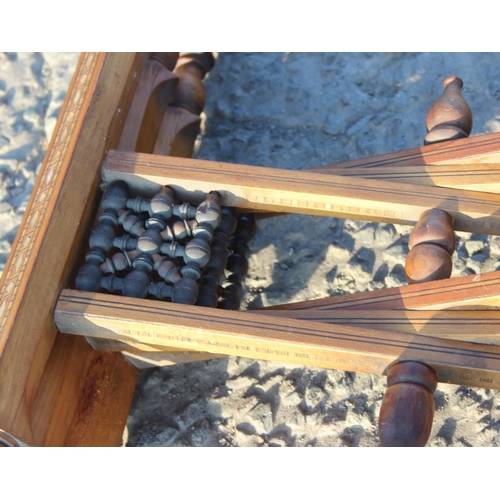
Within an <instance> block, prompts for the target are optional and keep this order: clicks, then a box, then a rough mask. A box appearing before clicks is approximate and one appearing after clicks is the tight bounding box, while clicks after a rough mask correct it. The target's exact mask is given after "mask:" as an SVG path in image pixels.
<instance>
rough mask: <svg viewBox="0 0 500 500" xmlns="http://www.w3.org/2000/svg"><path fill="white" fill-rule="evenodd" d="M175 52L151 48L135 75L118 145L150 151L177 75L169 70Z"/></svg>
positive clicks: (172, 65)
mask: <svg viewBox="0 0 500 500" xmlns="http://www.w3.org/2000/svg"><path fill="white" fill-rule="evenodd" d="M178 55H179V53H178V52H163V53H162V52H153V53H152V54H151V56H150V57H149V59H148V61H147V63H146V67H145V68H144V71H142V73H141V75H140V79H139V84H138V87H137V90H136V92H135V94H134V97H133V100H132V105H131V108H130V113H129V114H128V117H127V121H126V123H125V127H124V129H123V133H122V135H121V138H120V142H119V144H118V149H120V150H124V151H140V152H142V153H151V152H152V151H153V147H154V143H155V140H156V137H157V136H158V132H159V130H160V126H161V123H162V120H163V116H164V115H165V111H166V109H167V106H168V105H169V103H170V101H171V99H172V97H173V95H174V92H175V89H176V87H177V82H178V77H177V76H176V75H174V74H173V73H172V70H173V68H174V66H175V63H176V61H177V58H178Z"/></svg>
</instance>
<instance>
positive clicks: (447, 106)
mask: <svg viewBox="0 0 500 500" xmlns="http://www.w3.org/2000/svg"><path fill="white" fill-rule="evenodd" d="M443 85H444V87H445V90H444V92H443V94H442V95H441V96H440V97H439V98H438V99H437V101H436V102H435V103H434V104H433V105H432V106H431V108H430V110H429V113H428V114H427V120H426V127H427V132H428V134H427V135H426V136H425V139H424V144H426V145H427V144H435V143H438V142H444V141H450V140H454V139H461V138H463V137H469V135H470V133H471V130H472V121H473V120H472V111H471V109H470V107H469V105H468V104H467V102H466V101H465V99H464V98H463V96H462V93H461V88H462V86H463V81H462V79H461V78H459V77H458V76H449V77H448V78H446V79H445V80H444V82H443Z"/></svg>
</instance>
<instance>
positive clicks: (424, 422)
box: [379, 361, 437, 446]
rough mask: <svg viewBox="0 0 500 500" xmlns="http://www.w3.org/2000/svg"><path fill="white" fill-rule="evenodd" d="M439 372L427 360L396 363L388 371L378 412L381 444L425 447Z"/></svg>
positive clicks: (429, 432)
mask: <svg viewBox="0 0 500 500" xmlns="http://www.w3.org/2000/svg"><path fill="white" fill-rule="evenodd" d="M436 387H437V376H436V372H435V371H434V370H433V369H432V368H431V367H430V366H427V365H426V364H424V363H419V362H416V361H403V362H401V363H396V364H394V365H393V366H391V368H390V369H389V373H388V374H387V391H386V393H385V394H384V399H383V401H382V406H381V408H380V415H379V437H380V442H381V444H382V446H425V444H426V443H427V440H428V439H429V436H430V434H431V429H432V421H433V418H434V398H433V397H432V395H433V394H434V391H435V390H436Z"/></svg>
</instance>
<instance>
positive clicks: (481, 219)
mask: <svg viewBox="0 0 500 500" xmlns="http://www.w3.org/2000/svg"><path fill="white" fill-rule="evenodd" d="M148 57H149V55H148V54H147V53H144V54H141V53H131V54H126V53H122V54H83V55H82V58H81V60H80V63H79V65H78V68H77V71H76V73H75V78H74V80H73V82H72V85H71V87H70V89H69V91H68V93H67V98H66V100H65V104H64V106H63V109H62V110H61V114H60V119H59V121H58V126H57V128H56V131H55V133H54V136H53V140H52V143H51V146H50V148H49V151H48V153H47V156H46V159H45V161H44V164H43V166H42V169H41V171H40V174H39V176H38V179H37V183H36V185H35V188H34V190H33V195H32V197H31V200H30V203H29V205H28V208H27V210H26V213H25V217H24V219H23V223H22V225H21V228H20V230H19V232H18V234H17V236H16V240H15V242H14V245H13V250H12V252H11V254H10V256H9V259H8V261H7V264H6V267H5V271H4V273H3V275H2V280H1V282H0V428H3V429H5V430H7V431H8V432H10V433H12V434H14V435H15V436H16V437H17V438H19V439H21V440H22V441H24V442H26V443H28V444H35V445H46V446H48V445H56V446H63V445H86V446H89V445H100V446H104V445H111V444H113V445H117V444H120V442H121V435H122V432H123V427H124V425H125V421H126V418H127V414H128V409H129V407H130V401H131V398H132V394H133V390H134V386H135V382H136V375H137V370H136V369H135V368H134V367H133V366H131V365H130V364H129V363H128V362H127V361H125V359H124V358H123V356H122V355H121V353H119V352H115V351H122V352H126V353H128V355H130V356H136V359H145V360H147V359H155V358H156V360H160V359H161V360H163V361H165V362H183V361H188V360H194V359H207V358H209V357H216V356H223V355H228V354H236V355H241V356H252V357H255V358H259V359H274V360H281V361H286V362H293V363H301V364H310V365H317V366H322V367H330V368H337V369H346V370H355V371H362V372H369V373H376V374H384V373H386V372H387V369H388V367H389V366H390V365H391V364H392V363H395V362H397V361H402V360H406V359H412V360H417V361H419V362H423V363H428V364H429V365H431V366H432V367H434V368H435V369H436V370H437V371H438V377H439V380H441V381H443V382H451V383H459V384H466V385H473V386H479V387H488V388H499V387H500V375H499V374H500V347H499V346H498V345H484V344H483V345H481V344H478V342H487V343H488V344H497V343H498V340H497V339H498V334H497V333H496V326H497V324H498V322H499V319H498V318H497V314H498V312H497V311H496V309H498V307H499V306H500V303H499V300H498V297H499V294H500V272H494V273H486V274H482V275H477V276H466V277H461V278H454V279H449V280H444V281H441V282H438V283H431V284H424V285H410V286H407V287H399V288H396V289H392V290H379V291H375V292H365V293H360V294H355V295H352V296H341V297H331V298H328V299H320V300H316V301H310V302H307V303H297V304H289V305H282V306H275V307H272V308H267V309H266V308H264V309H261V310H255V311H221V310H211V309H207V308H200V307H194V306H185V305H176V304H170V303H164V302H158V301H152V300H138V299H131V298H126V297H117V296H112V295H103V294H91V293H84V292H75V291H73V290H63V292H62V293H61V289H64V288H67V287H69V286H71V284H72V282H73V280H74V276H75V273H76V268H77V265H78V262H79V261H80V259H81V257H82V253H83V251H84V250H83V249H84V247H85V238H86V237H87V235H88V232H89V230H90V227H91V225H92V221H93V220H94V218H95V212H96V209H97V205H98V200H99V197H100V196H101V193H100V191H99V182H100V167H101V165H102V162H103V159H104V158H105V157H106V153H107V152H109V154H108V156H107V158H106V161H105V166H104V169H103V175H104V179H105V180H106V181H107V182H109V181H111V180H114V179H117V178H123V179H124V180H126V181H130V182H131V184H132V185H133V186H135V187H136V188H137V189H138V190H139V191H141V194H145V195H148V194H152V192H153V190H156V189H157V187H158V186H159V185H164V184H170V185H174V187H176V188H177V189H178V190H180V191H181V192H184V193H185V194H188V195H189V196H192V198H193V200H192V201H193V202H198V201H200V200H199V198H200V197H201V196H202V195H201V192H203V193H205V192H206V191H207V190H211V189H214V190H218V191H220V190H222V194H223V203H224V204H226V205H234V206H238V207H241V208H242V209H245V210H268V211H273V212H275V213H277V212H288V213H307V214H316V215H327V216H338V217H346V218H354V219H364V220H373V221H380V222H392V223H402V224H411V225H413V224H415V223H416V222H417V221H418V220H419V218H420V215H421V213H422V212H423V211H424V210H426V209H428V208H441V209H443V210H445V211H448V212H449V213H451V214H452V215H454V216H455V218H456V224H455V229H456V230H461V231H469V232H477V233H484V234H500V210H499V209H500V194H498V192H497V191H498V188H497V185H498V174H497V172H496V164H500V134H489V135H487V136H478V137H473V138H467V139H459V140H457V141H454V142H453V143H442V144H435V145H431V146H425V147H422V148H414V149H410V150H405V151H401V152H397V153H391V154H387V155H380V156H377V157H372V158H366V159H361V160H355V161H351V162H344V163H341V164H338V165H330V166H326V167H317V168H313V169H308V170H307V171H306V170H304V171H299V172H297V171H294V172H290V171H281V170H276V169H264V168H262V167H253V166H244V165H229V164H224V163H218V162H206V161H201V160H186V159H175V158H171V157H161V156H157V155H147V154H138V153H130V152H125V151H120V152H117V151H113V150H116V149H129V148H130V144H129V142H133V139H130V138H129V139H127V137H128V135H127V129H126V130H125V135H124V134H123V131H124V127H125V125H126V122H128V123H132V122H130V120H129V118H131V119H133V120H132V121H133V123H135V124H136V125H137V124H139V125H140V129H136V130H135V131H136V132H137V130H139V136H141V137H139V136H137V139H138V140H139V139H140V141H142V140H146V138H145V134H142V132H141V131H143V127H142V125H144V124H141V123H140V122H141V120H140V119H139V118H140V117H139V115H141V113H139V112H137V113H136V115H137V116H135V117H134V116H130V115H134V109H135V108H136V107H137V106H138V105H136V104H134V95H136V89H139V93H140V92H141V91H145V88H146V87H147V85H145V82H146V83H147V81H146V80H147V78H148V75H149V76H151V75H150V72H149V69H151V68H150V67H151V64H152V63H151V60H148ZM157 62H158V61H157ZM148 68H149V69H148ZM153 69H154V68H153ZM156 70H157V72H156V73H154V75H153V76H154V79H155V82H156V83H154V84H153V85H151V86H149V87H147V88H148V89H149V90H148V91H147V92H152V93H153V94H155V90H154V89H153V87H154V85H156V84H158V85H162V87H163V89H164V90H168V88H170V87H171V88H170V90H169V91H168V92H166V94H169V95H170V94H171V93H172V91H173V88H174V87H173V83H174V80H175V79H177V77H176V76H173V75H172V74H170V73H168V72H166V71H165V70H164V69H162V68H156ZM156 70H155V71H156ZM155 75H156V76H158V78H156V76H155ZM179 79H180V80H181V79H182V78H181V76H179ZM186 81H187V80H186ZM187 83H189V82H187ZM171 84H172V85H171ZM167 87H168V88H167ZM155 88H156V87H155ZM141 89H142V90H141ZM176 91H177V90H176ZM148 95H149V94H148ZM155 96H156V97H157V98H159V97H160V96H159V95H158V93H156V94H155ZM143 97H144V96H143ZM163 98H164V99H165V101H162V102H159V101H158V99H156V101H154V102H155V103H159V104H160V105H159V106H157V107H156V108H155V110H154V113H156V114H155V116H156V115H157V116H156V118H154V119H153V120H152V121H153V122H154V123H153V124H152V125H151V126H150V127H149V129H150V130H153V133H152V134H149V136H148V138H147V140H146V142H147V144H144V143H143V149H141V151H147V150H149V149H150V148H151V147H152V142H151V141H152V140H153V137H152V136H153V135H155V134H158V135H159V136H161V135H162V130H164V127H163V126H164V125H165V126H168V127H170V129H172V130H173V129H175V134H178V132H179V129H180V128H183V127H184V128H186V127H187V125H186V124H189V123H193V120H194V121H196V120H199V116H197V115H196V116H195V115H192V116H191V117H189V119H187V121H182V120H180V121H179V120H173V121H171V122H169V123H166V124H165V123H163V124H162V126H161V127H160V131H158V130H157V129H158V124H159V122H158V119H157V118H158V117H159V116H160V115H161V111H162V110H164V108H165V105H167V104H168V102H167V101H168V99H167V97H165V95H163ZM141 99H142V98H141ZM136 102H138V101H137V100H136ZM141 102H142V104H143V105H145V103H146V102H147V106H149V105H150V104H151V105H152V103H153V101H150V100H148V99H144V100H142V101H141ZM143 105H141V106H142V107H144V106H143ZM141 106H139V107H141ZM130 109H132V112H129V110H130ZM141 109H142V108H141ZM148 109H149V111H152V110H151V109H150V108H147V109H146V110H145V115H148V112H149V111H148ZM158 109H159V110H160V112H158V113H157V111H158ZM176 110H177V112H181V111H179V110H180V108H179V109H177V108H176ZM167 111H168V109H167ZM184 111H186V110H184ZM186 112H187V113H189V111H186ZM149 114H151V113H149ZM166 114H168V113H166ZM145 115H141V116H145ZM153 125H154V126H153ZM168 127H167V128H168ZM188 128H189V134H188V135H190V136H193V134H194V136H195V133H196V131H195V129H194V128H190V127H188ZM175 134H174V132H172V133H167V134H166V136H163V137H158V138H157V140H159V141H160V142H161V143H162V144H163V143H168V144H170V143H171V142H172V140H173V138H172V137H171V136H172V135H175ZM132 136H133V137H134V138H135V137H136V135H135V133H134V134H132V135H131V136H130V137H132ZM167 139H168V140H167ZM140 141H139V142H140ZM162 141H163V142H162ZM124 142H126V143H127V144H125V145H124V144H123V143H124ZM167 149H168V148H167ZM174 149H175V148H174ZM155 150H156V146H155ZM162 151H163V154H167V153H165V151H166V150H165V149H162ZM460 164H467V165H465V166H460ZM471 164H475V166H472V165H471ZM486 164H494V165H491V166H490V165H486ZM446 165H448V166H446ZM458 170H460V171H461V172H463V173H467V179H466V180H465V181H464V180H461V179H460V177H461V176H458V175H455V171H458ZM395 171H396V173H393V172H395ZM399 171H403V172H404V173H399ZM358 175H359V176H361V177H373V178H365V179H363V178H358V177H357V176H358ZM352 176H356V178H355V179H354V178H353V177H352ZM389 178H390V179H391V180H390V181H388V179H389ZM399 181H404V184H403V183H401V182H399ZM398 182H399V183H398ZM421 183H426V185H425V186H422V187H418V186H417V185H418V184H421ZM432 184H436V185H432ZM438 185H439V186H438ZM457 187H459V188H460V189H457ZM470 189H475V190H478V191H481V192H471V191H470ZM486 190H489V191H493V192H494V193H485V192H484V191H486ZM457 308H458V309H475V310H471V311H453V310H447V311H439V309H457ZM481 308H492V309H495V310H494V311H480V310H479V309H481ZM354 310H355V311H354ZM354 313H355V314H354ZM368 318H369V319H370V322H371V324H370V325H367V324H366V322H367V321H368ZM54 320H55V321H56V322H57V326H56V324H55V322H54ZM456 324H460V326H461V327H462V328H461V332H464V333H461V332H453V331H451V330H450V328H451V329H452V328H453V325H456ZM368 326H369V327H368ZM58 327H59V329H58ZM456 330H459V329H458V328H456ZM62 332H68V333H72V334H77V335H65V334H64V333H62ZM431 334H432V335H433V336H428V335H431ZM83 335H85V336H87V338H88V339H89V343H90V344H91V345H92V346H94V347H95V348H97V349H100V350H99V351H95V350H93V349H92V348H91V347H90V345H89V343H87V341H86V340H85V339H84V337H83ZM437 335H440V336H441V337H443V338H436V336H437ZM451 336H453V338H448V337H451ZM444 337H447V338H444ZM464 339H467V340H474V343H470V342H465V341H463V340H464Z"/></svg>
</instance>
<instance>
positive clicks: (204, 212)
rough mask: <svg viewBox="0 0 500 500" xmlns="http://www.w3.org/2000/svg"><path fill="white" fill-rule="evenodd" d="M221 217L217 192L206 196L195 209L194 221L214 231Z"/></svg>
mask: <svg viewBox="0 0 500 500" xmlns="http://www.w3.org/2000/svg"><path fill="white" fill-rule="evenodd" d="M221 217H222V213H221V206H220V195H219V193H217V191H212V192H211V193H208V194H207V197H206V198H205V201H203V202H202V203H200V204H199V205H198V208H197V209H196V221H197V222H198V223H199V224H206V225H208V226H209V227H211V228H212V229H216V228H217V226H218V225H219V224H220V221H221Z"/></svg>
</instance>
